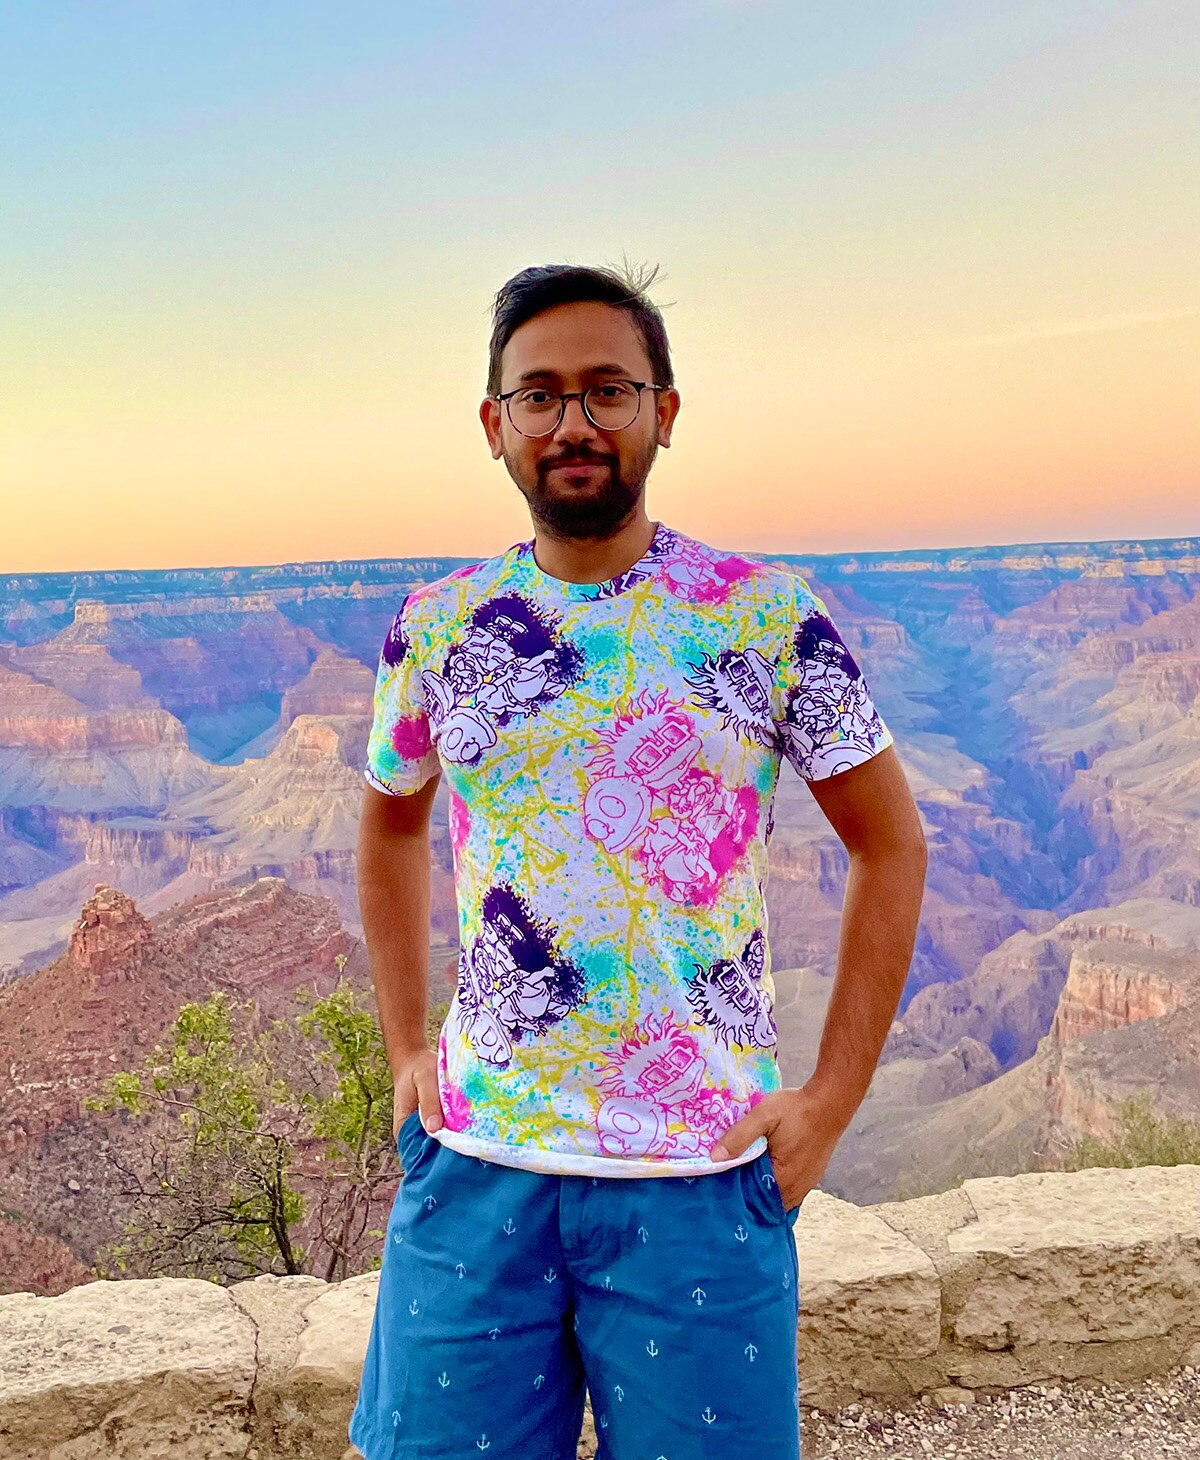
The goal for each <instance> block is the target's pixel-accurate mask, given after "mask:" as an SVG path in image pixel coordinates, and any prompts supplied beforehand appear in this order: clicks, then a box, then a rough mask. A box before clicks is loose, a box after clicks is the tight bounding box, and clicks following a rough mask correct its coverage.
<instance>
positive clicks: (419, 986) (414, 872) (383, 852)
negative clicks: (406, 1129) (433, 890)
mask: <svg viewBox="0 0 1200 1460" xmlns="http://www.w3.org/2000/svg"><path fill="white" fill-rule="evenodd" d="M429 884H430V877H429V837H428V835H414V836H397V837H386V838H384V837H380V836H365V835H364V836H361V837H360V840H359V848H358V903H359V908H360V910H361V912H362V922H363V933H364V935H365V936H366V940H367V956H368V958H369V960H370V965H371V982H372V983H373V984H374V986H375V1003H376V1007H377V1009H378V1012H379V1028H380V1031H381V1033H382V1034H383V1042H384V1044H385V1046H386V1048H387V1054H388V1063H389V1064H390V1065H391V1067H392V1073H393V1075H396V1074H398V1072H399V1069H400V1065H401V1064H402V1063H403V1062H404V1060H405V1059H406V1058H407V1057H408V1056H409V1055H412V1054H415V1053H416V1052H417V1051H418V1050H421V1049H427V1048H428V1047H429V1036H428V1034H427V1032H426V1023H427V1020H428V1010H429V901H430V885H429Z"/></svg>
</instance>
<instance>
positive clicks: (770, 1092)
mask: <svg viewBox="0 0 1200 1460" xmlns="http://www.w3.org/2000/svg"><path fill="white" fill-rule="evenodd" d="M679 406H680V396H679V392H678V391H677V390H676V389H675V386H674V376H673V373H672V368H671V361H670V355H669V351H668V346H667V339H666V331H665V328H664V326H663V322H662V318H661V315H660V314H659V312H658V310H657V308H656V307H655V306H654V305H653V304H651V303H650V302H649V300H648V299H647V298H646V295H645V290H644V286H642V285H639V284H638V283H637V282H636V281H635V280H631V279H626V278H623V277H622V276H620V275H618V274H615V273H612V272H610V271H608V270H601V269H591V268H584V267H575V266H567V265H560V266H551V267H546V268H530V269H526V270H524V271H523V272H522V273H521V274H518V275H517V276H516V277H515V278H513V279H511V280H510V281H509V282H508V283H507V284H505V285H504V287H503V288H502V289H501V290H500V292H499V294H498V295H497V298H496V301H495V310H494V325H493V331H492V341H491V360H490V370H489V378H488V394H487V397H486V399H485V400H484V401H483V403H482V405H481V408H480V416H481V419H482V422H483V427H484V430H485V432H486V434H487V439H488V443H489V446H490V448H491V451H492V455H493V457H494V458H496V459H500V458H503V460H504V464H505V466H506V468H507V469H508V473H509V475H510V476H511V477H512V479H513V481H514V482H515V483H516V484H517V486H518V487H519V489H520V490H521V492H522V493H523V494H524V496H525V498H526V501H527V502H528V505H529V510H530V515H531V518H532V523H533V537H532V538H531V539H530V540H529V541H527V542H522V543H518V544H515V545H514V546H512V547H510V548H509V549H508V550H507V551H506V552H503V553H500V554H497V555H496V556H494V557H490V558H487V559H485V560H484V561H482V562H480V563H476V564H473V565H472V566H470V567H468V568H465V569H461V570H459V571H458V572H455V573H451V574H449V575H448V576H447V577H444V578H442V579H440V580H438V581H437V582H434V583H431V584H429V585H428V586H426V587H424V588H420V589H418V590H416V591H414V592H412V593H410V594H409V595H408V597H407V598H406V599H405V600H404V602H403V604H402V605H401V607H400V611H399V613H398V614H397V615H396V618H395V621H394V622H393V624H392V626H391V628H390V630H389V632H388V635H387V638H386V640H385V642H384V644H383V648H382V652H381V654H380V662H379V672H378V678H377V682H376V699H375V718H374V724H373V727H372V731H371V737H370V742H369V746H368V764H367V767H366V772H365V774H366V779H367V781H368V782H369V785H368V787H367V788H366V791H365V800H364V805H363V815H362V830H361V839H360V843H359V862H358V868H359V888H360V897H361V902H362V910H363V924H364V928H365V930H366V937H367V942H368V945H369V949H370V955H371V969H372V977H373V980H374V983H375V988H376V992H377V997H378V1006H379V1018H380V1024H381V1028H382V1031H383V1034H384V1038H385V1041H386V1044H387V1049H388V1054H389V1058H390V1060H391V1063H392V1068H393V1072H394V1075H395V1121H396V1136H397V1141H398V1147H399V1153H400V1156H401V1159H402V1163H403V1166H404V1177H403V1180H402V1182H401V1185H400V1189H399V1192H398V1193H397V1197H396V1201H395V1204H394V1206H393V1209H392V1213H391V1217H390V1220H389V1224H388V1230H387V1235H386V1241H385V1244H384V1256H383V1265H382V1270H381V1273H380V1285H379V1296H378V1300H377V1304H376V1310H375V1317H374V1324H373V1327H372V1330H371V1336H370V1342H369V1345H368V1349H367V1354H366V1359H365V1363H364V1366H363V1376H362V1384H361V1388H360V1392H359V1396H358V1403H357V1406H356V1408H355V1411H354V1415H353V1417H352V1419H351V1423H350V1430H349V1435H350V1439H351V1440H352V1441H353V1442H354V1444H355V1445H356V1446H357V1447H358V1448H359V1450H360V1451H361V1452H362V1453H363V1455H365V1456H366V1460H392V1457H401V1456H403V1457H409V1456H417V1455H421V1456H431V1457H433V1456H436V1457H446V1460H449V1457H451V1456H455V1457H458V1456H466V1455H468V1454H475V1453H482V1454H486V1455H487V1456H488V1460H510V1457H511V1460H568V1457H574V1455H575V1453H576V1443H577V1439H578V1436H579V1433H580V1426H581V1419H582V1410H583V1399H584V1387H585V1384H586V1388H587V1390H588V1391H589V1392H590V1395H591V1402H592V1411H593V1415H594V1418H595V1422H596V1427H597V1434H598V1437H599V1445H600V1449H599V1454H600V1455H601V1456H602V1457H611V1460H699V1457H705V1460H734V1457H735V1456H736V1457H739V1460H741V1457H743V1456H746V1455H762V1456H770V1457H771V1460H789V1457H793V1460H794V1457H797V1456H798V1455H799V1453H800V1438H799V1397H798V1377H797V1369H796V1325H797V1314H798V1281H797V1279H798V1272H797V1262H796V1249H795V1243H794V1240H793V1237H792V1224H793V1222H794V1220H795V1218H796V1215H797V1211H798V1208H799V1205H800V1202H801V1201H802V1200H803V1198H804V1196H805V1194H806V1193H807V1192H808V1191H810V1190H811V1189H812V1187H813V1186H814V1185H815V1184H816V1183H817V1181H818V1180H819V1179H820V1177H821V1174H822V1172H823V1171H824V1170H825V1168H826V1165H827V1163H828V1161H829V1158H830V1155H831V1153H832V1151H833V1149H834V1147H835V1145H836V1144H837V1141H838V1139H839V1137H840V1136H841V1134H842V1132H843V1131H844V1130H845V1128H846V1126H847V1124H848V1123H849V1121H850V1118H851V1116H852V1114H853V1112H854V1110H855V1109H856V1107H857V1106H858V1104H859V1103H860V1102H861V1100H862V1098H863V1096H864V1095H865V1094H866V1091H867V1087H868V1085H869V1084H870V1080H871V1076H872V1073H873V1070H874V1068H875V1064H876V1061H877V1059H878V1056H879V1052H880V1049H881V1047H882V1045H883V1042H884V1040H885V1038H886V1036H887V1031H888V1028H889V1026H890V1024H891V1021H892V1018H893V1016H894V1014H895V1011H896V1007H897V1004H898V1002H899V997H900V992H901V989H902V987H903V984H904V980H905V975H906V972H907V969H908V965H909V961H910V959H911V957H912V950H913V944H914V940H915V932H916V923H917V917H918V913H919V907H920V901H921V893H922V888H923V885H924V874H925V862H926V850H925V841H924V836H923V833H922V829H921V823H920V818H919V815H918V813H917V810H916V807H915V805H914V803H913V799H912V796H911V794H910V792H909V789H908V785H907V782H906V780H905V777H904V774H903V771H902V769H901V767H900V764H899V760H898V758H897V756H896V752H895V749H894V747H893V744H892V736H891V733H890V731H889V730H888V729H887V727H886V726H885V724H884V722H883V720H882V719H881V717H880V715H879V713H878V711H877V709H876V708H875V706H874V704H873V703H872V700H871V696H870V693H869V691H868V688H867V683H866V680H865V679H864V677H863V675H862V673H861V671H860V669H859V667H858V665H857V664H856V663H855V661H854V659H853V658H852V656H851V654H850V652H849V650H848V649H847V648H846V646H845V644H844V643H843V642H842V639H841V637H840V635H839V633H838V631H837V629H836V627H835V626H834V624H833V622H832V621H831V619H830V616H829V613H828V610H827V608H826V606H825V604H824V603H823V602H822V601H821V599H820V598H818V597H816V596H815V595H814V594H813V593H812V591H811V590H810V589H809V587H808V585H807V584H806V583H805V581H804V580H803V578H801V577H800V576H799V575H797V574H795V573H792V572H788V571H785V570H783V569H780V568H776V567H770V566H767V565H764V564H761V563H758V562H755V561H752V560H749V559H747V558H743V557H741V556H739V555H737V554H735V553H729V552H724V551H719V550H717V549H715V548H711V547H708V546H706V545H704V544H703V543H701V542H699V541H697V540H696V539H694V538H692V537H690V536H689V535H687V534H686V533H684V532H682V531H681V530H678V529H673V528H671V527H669V526H667V525H666V524H664V523H662V522H660V521H654V520H651V519H650V518H649V517H648V516H647V513H646V506H645V485H646V478H647V475H648V473H649V471H650V467H651V464H652V462H653V461H654V457H655V454H656V452H657V449H658V447H660V446H662V447H668V446H669V445H670V442H671V431H672V427H673V425H674V422H675V418H676V415H677V413H678V410H679ZM784 758H786V759H788V760H789V761H790V762H791V763H792V765H793V766H794V767H795V769H796V770H797V771H798V772H799V774H800V775H801V776H803V777H804V778H805V780H806V781H807V782H808V784H809V787H810V789H811V791H812V794H813V796H814V797H815V798H816V800H817V802H818V804H819V805H820V807H821V809H822V811H823V812H824V813H825V815H826V816H827V817H828V819H829V821H830V822H831V824H832V825H833V827H834V828H835V830H836V831H837V833H838V835H839V836H840V837H841V839H842V841H843V842H844V843H845V845H846V848H847V850H848V852H849V855H850V873H849V880H848V883H847V888H846V897H845V903H844V910H843V913H844V915H843V924H842V933H841V942H840V947H839V960H838V972H837V979H836V981H835V985H834V989H833V992H832V995H831V999H830V1003H829V1009H828V1014H827V1016H826V1023H825V1029H824V1034H823V1037H822V1040H821V1045H820V1053H819V1058H818V1061H817V1066H816V1069H815V1070H814V1072H813V1074H812V1076H811V1078H810V1079H809V1080H808V1081H807V1083H806V1084H805V1085H804V1086H802V1087H801V1088H799V1089H784V1088H782V1081H781V1078H780V1073H779V1067H778V1063H777V1059H776V1048H775V1043H776V1029H775V1023H774V1019H773V1017H772V999H773V993H774V988H773V983H772V979H771V973H770V960H769V956H768V942H767V917H766V910H765V907H764V904H763V887H764V884H765V881H766V876H767V851H766V848H767V842H768V840H769V838H770V835H771V831H772V826H773V802H774V793H775V786H776V781H777V777H778V773H779V769H780V762H781V760H782V759H784ZM439 776H445V778H446V781H447V783H448V788H449V793H450V795H449V806H450V811H449V815H450V835H451V842H452V845H453V848H454V863H455V885H456V892H457V898H458V907H459V918H460V944H461V952H460V955H459V978H458V987H457V990H456V993H455V997H454V1000H453V1003H452V1004H451V1007H450V1012H449V1014H448V1016H447V1018H446V1020H445V1023H444V1025H443V1027H442V1029H441V1032H440V1036H439V1038H438V1041H437V1049H436V1052H435V1051H434V1050H431V1049H429V1048H428V1047H427V1045H426V1039H425V1033H424V1031H425V1021H426V959H427V948H428V917H429V897H430V892H429V844H428V824H429V814H430V806H431V803H432V800H433V795H434V790H435V787H436V784H437V780H438V778H439Z"/></svg>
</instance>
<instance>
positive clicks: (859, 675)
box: [773, 575, 893, 781]
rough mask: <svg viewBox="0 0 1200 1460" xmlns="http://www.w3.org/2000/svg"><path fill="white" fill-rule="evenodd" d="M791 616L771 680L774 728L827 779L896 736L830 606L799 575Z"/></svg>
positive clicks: (791, 754) (800, 759)
mask: <svg viewBox="0 0 1200 1460" xmlns="http://www.w3.org/2000/svg"><path fill="white" fill-rule="evenodd" d="M789 614H790V619H789V624H788V632H787V637H786V641H785V644H784V648H783V652H782V655H781V656H780V660H779V665H778V670H777V673H776V678H775V684H774V686H773V690H774V704H773V718H774V723H775V731H776V735H777V736H778V743H779V748H780V750H781V752H782V753H783V755H785V756H786V757H787V759H788V760H789V761H791V763H792V765H793V766H794V767H795V769H796V772H797V774H798V775H800V776H802V777H803V778H804V779H805V780H806V781H821V780H824V779H826V777H828V776H835V775H837V773H838V772H839V771H846V770H849V769H850V768H851V767H852V766H856V765H861V764H862V763H863V761H865V760H870V759H871V758H872V756H875V755H878V754H879V752H880V751H881V750H886V749H887V747H888V746H889V745H891V744H892V743H893V737H892V732H891V731H890V730H889V729H888V727H887V726H886V725H885V724H884V722H883V719H882V718H881V716H880V714H879V711H878V709H877V708H876V706H875V702H874V700H873V699H872V697H871V691H870V689H869V687H868V685H867V681H866V678H865V677H864V675H863V672H862V670H861V669H860V668H859V666H858V664H857V663H856V662H855V659H854V656H853V655H852V654H851V653H850V650H849V649H848V648H847V647H846V645H845V643H844V642H843V640H842V636H841V634H839V633H838V630H837V626H836V625H835V624H834V622H833V619H832V618H831V617H830V614H829V609H828V608H827V607H826V606H825V603H824V602H823V600H822V599H820V598H818V597H817V595H816V594H815V593H814V592H813V591H812V589H811V588H810V587H809V586H808V584H807V583H806V582H805V581H804V579H803V578H801V577H800V576H799V575H794V577H793V595H792V598H791V601H790V604H789Z"/></svg>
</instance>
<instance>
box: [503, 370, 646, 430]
mask: <svg viewBox="0 0 1200 1460" xmlns="http://www.w3.org/2000/svg"><path fill="white" fill-rule="evenodd" d="M666 388H667V387H666V386H665V385H655V384H654V383H653V382H652V381H649V380H606V381H604V382H603V383H602V384H599V385H590V386H588V388H587V390H567V391H563V392H562V393H561V394H557V395H556V394H555V393H554V392H553V391H550V390H543V389H542V387H541V386H540V385H523V386H521V387H520V389H518V390H506V391H505V392H504V393H503V395H497V396H495V397H493V399H495V400H498V401H502V402H503V403H504V409H505V410H506V411H507V412H508V419H509V420H510V421H511V422H512V427H513V430H514V431H519V432H520V433H521V435H522V436H549V435H550V434H551V433H552V432H554V431H557V430H558V428H559V426H560V425H561V424H562V418H563V416H564V415H565V414H566V410H567V402H568V401H569V400H577V401H579V402H580V404H581V405H582V406H583V413H584V415H585V416H586V417H587V418H588V420H589V421H590V422H591V423H592V425H593V426H595V427H596V429H597V430H598V431H623V430H624V429H625V427H626V426H632V425H633V423H634V421H636V420H637V418H638V412H639V411H640V410H641V408H642V391H644V390H666Z"/></svg>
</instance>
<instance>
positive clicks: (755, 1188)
mask: <svg viewBox="0 0 1200 1460" xmlns="http://www.w3.org/2000/svg"><path fill="white" fill-rule="evenodd" d="M736 1169H737V1172H738V1175H739V1176H740V1177H741V1179H742V1196H743V1198H744V1200H745V1203H746V1207H747V1209H748V1210H749V1212H750V1214H751V1216H753V1217H756V1218H757V1219H758V1220H759V1221H760V1222H766V1223H768V1224H769V1225H771V1226H775V1227H782V1226H785V1225H786V1224H787V1220H788V1214H787V1212H786V1211H785V1210H784V1207H783V1198H782V1197H781V1196H780V1194H779V1183H778V1181H776V1179H775V1168H774V1167H773V1166H772V1164H771V1153H770V1152H769V1151H763V1152H761V1153H760V1154H759V1155H758V1156H756V1157H755V1159H754V1160H753V1161H746V1162H745V1163H744V1164H743V1165H741V1166H739V1167H737V1168H736Z"/></svg>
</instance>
